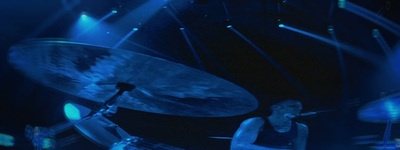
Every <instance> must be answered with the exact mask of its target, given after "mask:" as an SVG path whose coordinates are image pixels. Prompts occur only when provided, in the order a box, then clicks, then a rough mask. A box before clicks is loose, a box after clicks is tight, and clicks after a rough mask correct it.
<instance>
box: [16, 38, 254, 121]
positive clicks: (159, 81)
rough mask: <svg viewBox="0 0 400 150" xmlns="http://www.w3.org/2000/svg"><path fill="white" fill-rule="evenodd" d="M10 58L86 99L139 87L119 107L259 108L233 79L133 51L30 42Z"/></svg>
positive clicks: (196, 112) (186, 112)
mask: <svg viewBox="0 0 400 150" xmlns="http://www.w3.org/2000/svg"><path fill="white" fill-rule="evenodd" d="M9 62H10V63H11V64H12V65H13V66H14V68H16V69H17V70H19V71H20V72H22V73H23V74H24V75H26V76H27V77H29V78H31V79H33V80H35V81H38V82H39V83H41V84H44V85H46V86H49V87H52V88H55V89H57V90H60V91H63V92H65V93H68V94H71V95H75V96H78V97H81V98H84V99H87V100H92V101H96V102H105V101H106V100H108V99H109V98H110V97H112V96H113V95H114V94H116V93H117V92H118V89H116V87H115V86H116V84H117V83H120V82H121V83H128V84H132V85H134V86H135V87H136V88H135V89H134V90H132V91H130V92H125V93H123V94H122V95H121V97H120V100H119V102H118V104H117V105H118V106H119V107H123V108H128V109H132V110H139V111H145V112H152V113H159V114H167V115H179V116H196V117H224V116H235V115H241V114H245V113H248V112H251V111H253V110H255V109H256V108H257V106H258V102H257V99H256V98H255V97H254V96H253V95H252V94H251V93H249V92H248V91H246V90H245V89H243V88H241V87H240V86H238V85H235V84H233V83H231V82H229V81H226V80H224V79H221V78H219V77H216V76H214V75H211V74H209V73H206V72H204V71H200V70H197V69H194V68H191V67H188V66H185V65H182V64H179V63H174V62H171V61H167V60H165V59H161V58H158V57H154V56H149V55H146V54H143V53H138V52H134V51H128V50H122V49H112V48H107V47H101V46H95V45H89V44H83V43H74V42H67V41H57V40H54V41H48V40H32V41H26V42H24V43H21V44H19V45H15V46H13V47H11V48H10V52H9Z"/></svg>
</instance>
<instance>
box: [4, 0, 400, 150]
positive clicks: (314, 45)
mask: <svg viewBox="0 0 400 150" xmlns="http://www.w3.org/2000/svg"><path fill="white" fill-rule="evenodd" d="M150 2H153V3H156V4H155V5H154V6H153V7H150V6H152V5H150V6H149V7H148V8H146V9H143V7H142V6H148V5H146V4H148V3H150ZM350 2H352V3H353V4H356V5H359V6H361V7H363V8H366V9H368V10H370V11H371V12H373V13H374V14H376V15H378V16H380V17H384V18H387V19H389V20H390V21H393V22H395V23H397V24H400V3H399V2H398V1H395V0H363V1H361V0H352V1H350ZM160 3H161V4H160ZM112 10H117V11H118V13H116V14H113V15H112V16H110V17H109V18H107V19H105V20H103V21H101V22H100V23H98V24H94V25H92V27H94V26H95V28H96V29H88V30H85V29H78V28H77V26H78V24H79V19H80V17H81V15H82V14H86V15H87V16H88V17H91V18H93V19H95V20H97V21H98V20H100V18H102V17H103V16H105V15H107V14H108V13H109V12H110V11H112ZM0 20H1V21H0V49H1V54H0V57H1V59H0V61H1V63H0V65H1V66H0V85H1V91H0V92H1V93H0V96H1V100H0V133H4V134H9V135H13V136H14V137H15V138H16V141H15V142H16V145H15V147H13V148H11V149H33V148H32V146H31V143H30V142H29V141H27V140H26V138H25V137H24V128H25V125H32V126H42V127H51V126H54V125H59V124H62V123H65V122H67V121H66V119H65V117H64V114H63V106H64V104H65V103H66V102H67V101H76V102H79V101H88V100H84V99H81V98H79V97H75V96H72V95H68V94H66V93H63V92H61V91H59V90H57V89H53V88H50V87H46V86H43V85H41V83H39V82H36V81H32V80H30V79H28V78H27V77H26V76H25V75H23V74H22V73H20V72H18V71H17V70H15V69H14V68H13V66H11V65H10V64H9V63H8V50H9V48H10V47H11V46H13V45H15V44H18V43H20V42H21V41H23V40H26V39H31V38H52V39H54V38H62V39H66V40H69V39H73V37H75V39H74V41H78V42H84V43H90V44H96V45H101V46H111V47H112V46H113V45H115V44H116V43H117V42H118V41H120V40H121V39H122V38H123V37H124V36H125V35H126V34H127V33H128V32H130V31H131V30H132V28H138V31H136V32H135V33H134V34H132V35H131V36H129V37H128V38H127V39H126V41H124V42H123V43H122V44H121V45H120V46H119V48H121V49H126V50H135V51H152V52H157V53H158V54H160V55H162V56H164V57H168V58H170V59H171V60H173V61H175V62H179V63H182V64H185V65H187V66H191V67H193V68H196V69H199V70H204V71H205V72H208V73H210V74H213V75H216V76H218V77H220V78H223V79H226V80H228V81H230V82H232V83H235V84H237V85H239V86H241V87H243V88H245V89H246V90H248V91H249V92H250V93H252V94H253V95H254V96H255V97H256V98H257V99H258V102H259V107H258V108H257V109H256V110H254V111H252V112H248V113H246V114H243V115H239V116H230V117H191V116H172V115H164V114H154V113H148V112H140V111H136V110H128V109H124V108H120V109H119V111H118V113H117V114H116V115H115V116H113V117H109V119H110V120H111V121H113V122H114V123H116V124H118V125H119V126H120V127H121V128H123V129H124V130H126V131H127V132H128V133H130V134H131V135H134V136H139V137H143V138H147V139H152V140H156V141H159V142H163V143H166V144H169V145H173V146H176V147H180V148H184V149H193V150H205V149H218V150H219V149H221V150H222V149H229V143H230V140H229V139H215V138H210V137H213V136H215V137H232V135H233V134H234V132H235V130H236V129H237V128H238V127H239V125H240V123H241V121H243V120H244V119H246V118H249V117H253V116H260V115H268V113H269V112H268V106H269V105H270V104H272V103H274V102H276V101H278V100H281V99H285V98H295V99H300V100H302V102H303V107H304V109H303V112H309V111H322V110H329V111H327V112H323V113H319V114H316V115H312V116H307V117H299V118H297V119H296V120H297V121H299V122H302V123H304V124H306V125H308V127H309V130H310V133H309V138H308V143H307V149H309V150H321V149H325V150H338V149H343V150H345V149H346V150H347V149H348V150H350V149H351V150H356V149H360V150H364V149H370V148H371V146H373V145H374V144H373V143H369V144H360V143H357V142H355V141H354V138H355V137H367V136H370V137H374V138H377V140H378V141H382V139H383V134H384V132H385V128H386V124H385V123H370V122H363V121H360V120H359V119H358V118H357V111H358V110H359V109H360V108H361V107H362V106H364V105H366V104H367V103H368V102H370V101H374V100H378V99H380V98H381V97H383V96H387V95H391V94H395V93H397V92H399V89H400V84H399V83H400V80H399V79H400V71H399V70H398V69H399V67H398V64H397V65H396V64H391V63H389V61H388V57H387V56H386V55H385V52H384V50H383V49H382V47H381V46H380V45H379V43H378V42H377V41H376V40H375V39H374V38H373V37H372V30H373V29H379V31H380V33H381V34H382V36H383V37H384V39H385V40H386V42H387V44H388V45H389V48H390V52H392V53H393V54H392V55H391V56H390V57H391V58H394V60H396V59H398V58H399V57H398V54H397V53H399V52H398V51H399V50H400V45H399V44H400V43H399V42H398V41H399V35H396V33H394V32H393V31H388V30H387V29H385V28H383V27H382V26H380V25H378V24H376V23H373V22H371V21H369V20H367V19H364V18H362V17H360V16H357V15H355V14H353V13H350V12H349V11H346V10H344V9H341V8H339V7H338V1H337V0H324V1H311V0H296V1H295V0H283V1H277V0H171V1H169V2H165V1H163V0H101V1H99V0H2V1H1V2H0ZM281 23H283V24H285V25H287V26H291V27H294V28H297V29H301V30H304V31H306V32H309V33H313V34H316V35H320V36H321V37H325V38H326V39H329V40H331V41H334V40H333V38H332V35H331V34H330V33H329V32H328V29H329V27H330V26H331V27H333V29H334V30H333V31H334V32H335V37H336V39H337V41H338V42H339V43H342V45H341V47H340V48H339V51H338V48H337V47H336V46H335V45H334V44H333V45H332V44H329V43H327V42H323V41H321V40H318V39H315V38H311V37H309V36H306V35H302V34H299V33H296V32H293V31H290V30H287V29H284V28H279V27H278V25H279V24H281ZM227 25H232V26H233V29H234V30H236V31H238V32H240V33H241V34H242V35H243V37H245V38H246V39H243V38H242V37H241V36H239V35H238V34H236V33H235V32H234V31H233V30H232V29H228V28H227ZM98 26H101V27H99V28H97V27H98ZM180 28H185V31H187V32H188V33H190V36H189V40H190V41H191V42H192V43H191V44H192V45H193V48H194V50H195V52H196V55H194V54H193V53H192V51H191V49H190V47H189V45H188V43H187V41H186V40H185V38H184V36H183V34H182V32H181V30H180ZM397 30H400V29H397ZM77 35H79V37H78V38H76V36H77ZM246 40H248V41H251V43H252V44H254V45H255V46H257V48H255V47H253V46H252V45H251V44H250V43H249V42H247V41H246ZM343 45H346V46H347V47H345V46H343ZM257 50H261V53H260V52H259V51H257ZM338 52H339V53H340V54H342V55H343V57H342V58H343V64H344V65H343V66H344V68H342V67H343V66H342V67H341V65H340V64H341V61H340V57H339V55H338V54H339V53H338ZM262 54H266V55H268V56H269V57H270V58H272V59H273V60H274V61H275V62H276V64H278V65H279V66H280V67H281V68H282V69H283V70H285V71H284V72H282V70H280V69H278V67H277V66H275V65H274V64H273V63H271V61H269V60H268V59H266V57H264V56H265V55H264V56H263V55H262ZM396 55H397V56H396ZM195 56H198V57H199V60H201V62H199V61H196V57H195ZM199 64H201V65H199ZM395 108H396V110H398V109H400V106H395ZM391 133H392V134H391V139H390V140H391V141H394V140H395V138H400V127H399V126H398V124H393V126H392V132H391ZM67 138H71V139H74V140H72V142H67V140H66V139H67ZM56 139H57V142H58V148H57V149H77V150H78V149H105V148H104V147H101V146H99V145H97V144H94V143H93V142H91V141H90V140H88V139H86V138H85V137H84V136H82V135H81V134H80V133H79V132H77V131H76V130H74V129H73V128H71V129H68V130H66V131H65V132H63V133H60V134H58V135H57V136H56ZM3 148H7V147H1V146H0V149H3Z"/></svg>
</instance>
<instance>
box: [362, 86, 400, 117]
mask: <svg viewBox="0 0 400 150" xmlns="http://www.w3.org/2000/svg"><path fill="white" fill-rule="evenodd" d="M358 118H359V119H360V120H361V121H366V122H373V123H387V122H388V121H389V120H390V121H391V122H392V123H398V122H400V93H396V94H393V95H390V96H386V97H384V98H381V99H379V100H376V101H372V102H369V103H367V104H365V105H364V106H362V107H361V108H360V109H359V110H358Z"/></svg>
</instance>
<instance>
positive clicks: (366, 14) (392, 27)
mask: <svg viewBox="0 0 400 150" xmlns="http://www.w3.org/2000/svg"><path fill="white" fill-rule="evenodd" d="M338 6H339V8H342V9H344V10H346V11H349V12H351V13H353V14H356V15H358V16H360V17H362V18H364V19H367V20H369V21H372V22H373V23H376V24H378V25H380V26H382V27H383V28H385V29H387V30H389V31H391V32H392V33H393V34H396V35H397V36H400V25H398V24H396V23H395V22H393V21H391V20H389V19H387V18H385V17H383V16H381V15H376V13H375V12H373V11H370V10H368V9H365V8H363V7H361V6H358V5H356V4H354V3H351V2H346V1H345V0H339V1H338Z"/></svg>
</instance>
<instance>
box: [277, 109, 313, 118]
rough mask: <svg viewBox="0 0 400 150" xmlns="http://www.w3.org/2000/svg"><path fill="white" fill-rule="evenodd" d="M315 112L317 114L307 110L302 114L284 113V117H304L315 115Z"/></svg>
mask: <svg viewBox="0 0 400 150" xmlns="http://www.w3.org/2000/svg"><path fill="white" fill-rule="evenodd" d="M315 114H317V112H313V111H312V112H306V113H301V114H298V115H292V114H284V115H283V116H284V117H286V118H289V119H293V118H296V117H304V116H310V115H315Z"/></svg>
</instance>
